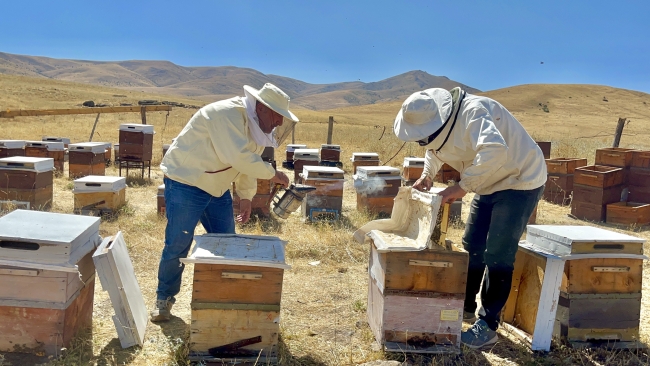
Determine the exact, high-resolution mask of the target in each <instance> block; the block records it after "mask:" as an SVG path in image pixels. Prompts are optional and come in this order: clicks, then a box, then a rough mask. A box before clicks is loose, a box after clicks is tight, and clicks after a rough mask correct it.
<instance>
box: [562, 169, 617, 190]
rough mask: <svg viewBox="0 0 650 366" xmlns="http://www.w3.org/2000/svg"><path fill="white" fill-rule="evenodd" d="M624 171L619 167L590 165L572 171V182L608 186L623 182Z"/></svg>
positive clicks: (601, 186) (599, 186)
mask: <svg viewBox="0 0 650 366" xmlns="http://www.w3.org/2000/svg"><path fill="white" fill-rule="evenodd" d="M624 181H625V171H623V169H621V168H616V167H610V166H603V165H590V166H583V167H580V168H576V169H575V171H574V177H573V184H582V185H586V186H592V187H598V188H609V187H613V186H617V185H620V184H623V182H624Z"/></svg>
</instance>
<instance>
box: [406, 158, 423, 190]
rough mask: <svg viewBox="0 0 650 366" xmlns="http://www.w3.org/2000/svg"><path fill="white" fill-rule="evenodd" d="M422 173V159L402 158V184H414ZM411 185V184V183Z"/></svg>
mask: <svg viewBox="0 0 650 366" xmlns="http://www.w3.org/2000/svg"><path fill="white" fill-rule="evenodd" d="M423 171H424V158H404V164H403V168H402V178H403V179H404V182H405V183H406V182H409V183H411V182H415V181H416V180H418V179H419V178H420V177H421V176H422V172H423ZM411 184H412V183H411Z"/></svg>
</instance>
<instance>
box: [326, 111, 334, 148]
mask: <svg viewBox="0 0 650 366" xmlns="http://www.w3.org/2000/svg"><path fill="white" fill-rule="evenodd" d="M333 129H334V116H330V120H329V125H328V126H327V144H328V145H330V144H331V143H332V130H333Z"/></svg>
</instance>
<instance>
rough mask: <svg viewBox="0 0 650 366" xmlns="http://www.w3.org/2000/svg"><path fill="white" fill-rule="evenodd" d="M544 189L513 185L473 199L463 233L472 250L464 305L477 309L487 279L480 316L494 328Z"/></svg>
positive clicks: (472, 310) (473, 310)
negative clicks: (518, 255) (516, 187)
mask: <svg viewBox="0 0 650 366" xmlns="http://www.w3.org/2000/svg"><path fill="white" fill-rule="evenodd" d="M543 193H544V186H541V187H539V188H537V189H531V190H527V191H516V190H512V189H510V190H505V191H499V192H495V193H492V194H488V195H482V196H479V195H476V196H475V197H474V199H473V200H472V204H471V208H470V211H469V216H468V218H467V223H466V225H465V234H464V235H463V246H464V247H465V250H467V252H468V253H469V266H468V269H467V288H466V290H465V305H464V308H465V311H468V312H472V313H473V312H475V311H476V307H477V304H476V295H477V294H478V292H479V288H480V287H481V282H483V289H482V290H481V308H482V309H481V310H482V311H479V318H480V319H483V320H485V322H486V323H487V324H488V326H489V327H490V328H491V329H492V330H496V329H497V327H498V325H499V317H500V312H501V309H502V308H503V306H504V305H505V304H506V301H507V300H508V296H509V295H510V286H511V285H512V272H513V270H514V263H515V254H517V250H518V249H519V239H520V238H521V235H522V234H523V232H524V230H525V229H526V225H527V223H528V219H529V218H530V215H531V214H532V213H533V210H534V209H535V205H537V202H538V201H539V199H540V198H541V197H542V194H543ZM486 268H487V271H486V270H485V269H486Z"/></svg>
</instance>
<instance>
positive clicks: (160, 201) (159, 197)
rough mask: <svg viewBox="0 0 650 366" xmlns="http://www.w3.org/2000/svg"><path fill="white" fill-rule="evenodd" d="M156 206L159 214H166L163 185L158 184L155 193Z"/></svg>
mask: <svg viewBox="0 0 650 366" xmlns="http://www.w3.org/2000/svg"><path fill="white" fill-rule="evenodd" d="M156 202H157V204H156V206H157V211H158V214H159V215H162V216H166V214H167V205H166V204H165V185H164V184H161V185H159V186H158V193H157V194H156Z"/></svg>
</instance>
